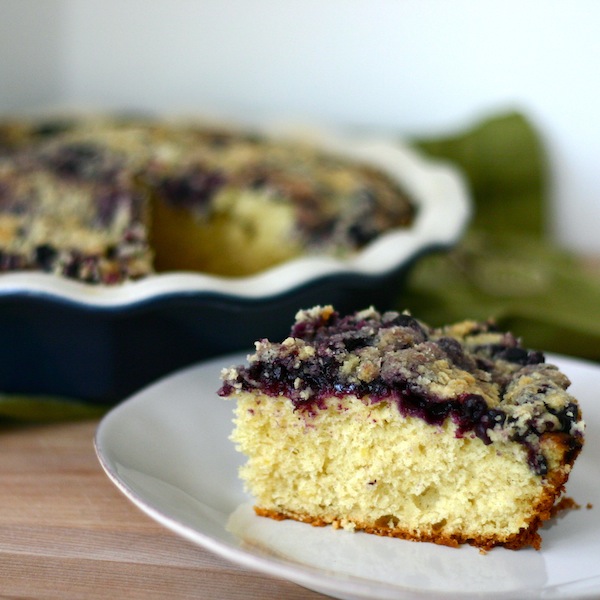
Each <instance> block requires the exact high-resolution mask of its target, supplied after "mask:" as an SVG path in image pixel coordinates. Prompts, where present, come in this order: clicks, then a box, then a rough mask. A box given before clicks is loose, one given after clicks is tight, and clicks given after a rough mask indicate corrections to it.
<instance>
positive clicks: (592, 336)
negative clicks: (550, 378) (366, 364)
mask: <svg viewBox="0 0 600 600" xmlns="http://www.w3.org/2000/svg"><path fill="white" fill-rule="evenodd" d="M414 144H415V145H416V146H417V147H418V148H420V149H421V150H422V151H423V152H424V153H426V154H428V155H429V156H431V157H435V158H441V159H446V160H450V161H452V162H453V163H454V164H456V165H457V166H458V167H460V168H461V169H462V171H463V173H464V174H465V175H466V177H467V180H468V182H469V183H470V186H471V192H472V196H473V200H474V205H475V212H474V216H473V220H472V223H471V225H470V227H469V230H468V231H467V233H466V235H465V237H464V239H463V240H462V241H461V242H460V243H459V244H458V245H457V246H456V247H455V248H454V249H453V250H451V251H450V252H446V253H441V254H435V255H430V256H428V257H425V258H424V259H423V260H422V261H420V262H419V263H418V264H417V265H416V266H415V269H414V270H413V271H412V272H411V274H410V276H409V281H408V286H407V289H406V291H405V292H404V293H403V294H402V296H401V298H399V301H398V302H399V308H408V309H409V310H410V311H411V312H412V313H413V314H414V315H415V316H416V317H419V318H421V319H423V320H424V321H426V322H428V323H430V324H432V325H442V324H444V323H450V322H453V321H459V320H462V319H477V320H479V319H488V318H492V319H494V320H495V321H496V323H497V324H498V326H499V327H500V328H502V329H505V330H510V331H512V332H513V333H514V334H515V335H517V336H519V337H521V338H522V340H523V343H524V344H525V345H526V346H528V347H530V348H536V349H540V350H544V351H548V352H557V353H562V354H569V355H572V356H576V357H581V358H586V359H591V360H595V361H598V360H600V278H599V277H597V278H593V277H591V276H590V273H589V271H588V270H587V269H586V268H585V267H584V265H583V264H582V262H581V261H580V259H579V258H577V257H575V256H574V255H572V254H571V253H569V252H567V251H565V250H563V249H561V248H559V247H558V246H556V245H553V244H552V243H551V242H550V241H549V240H548V237H547V236H546V234H545V223H546V221H547V219H548V213H547V210H548V209H547V189H546V185H547V181H548V177H547V161H546V156H545V153H544V149H543V146H542V143H541V141H540V136H539V135H538V134H537V132H536V131H535V129H534V127H533V126H532V124H531V123H530V122H529V121H528V120H527V118H526V117H525V116H524V115H522V114H518V113H509V114H505V115H500V116H496V117H494V118H491V119H489V120H486V121H485V122H482V123H480V124H477V125H476V126H474V127H473V128H472V129H471V130H469V131H466V132H463V133H461V134H460V135H456V136H451V137H448V138H445V139H436V140H416V141H415V142H414Z"/></svg>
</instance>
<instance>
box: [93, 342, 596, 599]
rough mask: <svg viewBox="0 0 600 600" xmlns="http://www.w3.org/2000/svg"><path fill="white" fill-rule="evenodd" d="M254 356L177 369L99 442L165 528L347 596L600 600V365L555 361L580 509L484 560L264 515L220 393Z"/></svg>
mask: <svg viewBox="0 0 600 600" xmlns="http://www.w3.org/2000/svg"><path fill="white" fill-rule="evenodd" d="M244 359H245V356H244V355H239V354H238V355H234V356H227V357H224V358H220V359H217V360H212V361H210V362H207V363H202V364H200V365H198V366H195V367H192V368H189V369H186V370H184V371H181V372H179V373H176V374H175V375H172V376H170V377H168V378H166V379H163V380H162V381H159V382H158V383H156V384H154V385H152V386H151V387H149V388H146V389H145V390H143V391H141V392H140V393H138V394H136V395H135V396H134V397H132V398H131V399H129V400H128V401H126V402H125V403H123V404H121V405H119V406H117V407H116V408H115V409H113V410H112V411H111V412H110V413H109V414H108V415H107V416H106V417H105V418H104V419H103V420H102V422H101V424H100V426H99V428H98V431H97V433H96V439H95V443H96V451H97V453H98V457H99V459H100V462H101V464H102V466H103V467H104V469H105V471H106V473H107V474H108V476H109V477H110V479H111V480H112V481H113V482H114V483H115V484H116V485H117V487H118V488H119V489H120V490H121V491H122V492H123V493H124V494H125V495H126V496H127V497H128V498H129V499H130V500H131V501H132V502H134V503H135V504H136V505H137V506H138V507H139V508H140V509H142V510H143V511H144V512H146V513H147V514H148V515H150V516H151V517H153V518H154V519H156V520H157V521H158V522H159V523H162V524H163V525H165V526H166V527H168V528H169V529H171V530H173V531H175V532H176V533H178V534H180V535H181V536H183V537H185V538H187V539H189V540H191V541H192V542H195V543H197V544H199V545H201V546H203V547H205V548H208V549H209V550H211V551H214V552H215V553H217V554H219V555H221V556H223V557H225V558H226V559H229V560H231V561H234V562H236V563H239V564H242V565H245V566H247V567H251V568H254V569H256V570H258V571H262V572H264V573H269V574H271V575H275V576H279V577H283V578H286V579H288V580H291V581H294V582H296V583H298V584H300V585H302V586H305V587H307V588H310V589H313V590H317V591H320V592H322V593H325V594H328V595H331V596H334V597H337V598H343V599H349V598H352V599H355V598H369V599H371V600H375V599H388V598H398V599H406V598H421V599H439V600H441V599H442V598H443V599H448V598H476V597H477V598H503V599H504V598H519V599H523V598H550V597H551V598H598V597H600V535H599V534H598V532H599V531H600V512H599V511H600V485H599V484H598V482H600V460H599V459H600V404H599V403H598V401H597V393H598V389H599V387H600V366H598V365H595V364H591V363H584V362H581V361H578V360H574V359H569V358H566V357H556V356H551V357H549V360H550V361H551V362H554V363H555V364H557V365H559V367H560V368H561V369H562V370H564V372H565V373H566V374H567V375H568V376H569V377H570V378H571V379H572V381H573V385H572V388H571V390H572V392H573V394H574V395H575V396H576V397H577V398H578V399H579V400H580V402H581V405H582V409H583V413H584V418H585V420H586V422H587V439H586V445H585V448H584V451H583V453H582V454H581V456H580V458H579V460H578V462H577V464H576V466H575V468H574V470H573V473H572V475H571V479H570V481H569V483H568V487H567V493H568V495H569V496H570V497H572V498H573V499H574V500H575V501H576V502H578V503H579V504H580V505H581V509H580V510H574V511H568V512H567V513H564V514H563V515H562V516H560V517H559V518H558V519H556V520H555V521H554V522H552V523H550V524H547V525H546V526H545V527H544V530H543V531H542V537H543V548H542V550H541V551H539V552H536V551H534V550H532V549H525V550H520V551H518V552H515V551H511V550H505V549H503V548H496V549H494V550H492V551H491V552H489V553H488V554H486V555H483V554H480V553H479V552H478V550H477V549H475V548H471V547H461V548H459V549H452V548H447V547H443V546H437V545H435V544H428V543H422V544H420V543H414V542H408V541H403V540H397V539H390V538H383V537H378V536H373V535H368V534H364V533H350V532H346V531H342V530H339V531H334V530H333V529H332V528H331V527H327V528H316V527H311V526H310V525H306V524H302V523H297V522H294V521H281V522H278V521H273V520H270V519H266V518H262V517H257V516H256V515H255V514H254V513H253V511H252V508H251V499H250V498H249V497H248V496H247V495H246V494H245V493H244V491H243V488H242V484H241V483H240V481H239V480H238V478H237V468H238V466H239V465H240V464H241V463H242V461H243V457H242V456H241V455H239V454H238V453H237V452H236V451H235V449H234V447H233V444H232V443H231V442H230V441H229V440H228V436H229V434H230V432H231V429H232V424H231V418H232V410H233V403H232V402H226V401H224V400H222V399H220V398H219V397H218V396H217V395H216V393H215V391H216V390H217V388H218V387H219V383H220V382H219V372H220V369H221V368H222V367H223V366H229V365H231V364H235V363H240V362H243V361H244ZM589 504H591V505H592V506H593V507H592V508H589V507H588V505H589Z"/></svg>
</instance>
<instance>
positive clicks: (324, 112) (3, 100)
mask: <svg viewBox="0 0 600 600" xmlns="http://www.w3.org/2000/svg"><path fill="white" fill-rule="evenodd" d="M599 32H600V1H599V0H285V2H283V1H281V0H0V111H3V112H10V111H15V110H20V109H32V108H40V107H41V108H43V107H45V106H48V105H52V106H54V105H74V106H78V107H92V108H128V109H150V110H157V111H171V112H173V111H174V112H180V111H184V112H196V113H197V112H208V113H217V114H220V115H223V116H233V117H235V118H244V119H250V120H253V119H262V118H295V119H301V120H305V121H316V122H324V123H330V124H333V125H335V126H353V127H354V126H359V127H369V128H373V129H385V130H387V131H393V132H398V133H400V134H406V135H412V134H419V135H422V134H431V133H436V132H450V131H453V130H455V129H457V128H460V127H462V126H464V125H466V124H468V123H470V122H472V121H473V120H474V119H477V118H479V117H480V116H482V115H485V114H487V113H490V112H493V111H496V110H502V109H509V108H517V109H520V110H522V111H524V112H525V114H527V115H528V116H529V117H530V118H531V119H532V120H533V121H534V123H535V124H536V125H537V126H538V128H539V129H540V131H541V133H542V134H543V136H544V138H545V141H546V143H547V146H548V149H549V152H550V159H551V164H552V169H553V175H554V185H553V206H552V208H553V212H552V215H551V224H550V225H551V232H552V233H553V235H555V236H556V238H557V239H558V240H559V241H560V242H561V243H562V244H563V245H565V246H567V247H570V248H572V249H575V250H578V251H581V252H585V253H597V254H600V235H598V232H599V230H600V175H598V172H597V164H598V162H599V158H598V157H600V116H599V110H600V33H599Z"/></svg>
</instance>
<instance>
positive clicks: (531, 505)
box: [219, 306, 584, 550]
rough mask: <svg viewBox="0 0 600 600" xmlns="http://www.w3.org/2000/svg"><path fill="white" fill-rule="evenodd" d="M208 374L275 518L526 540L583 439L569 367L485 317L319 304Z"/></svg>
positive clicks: (391, 532)
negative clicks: (451, 320)
mask: <svg viewBox="0 0 600 600" xmlns="http://www.w3.org/2000/svg"><path fill="white" fill-rule="evenodd" d="M222 379H223V382H222V386H221V388H220V390H219V395H221V396H223V397H226V398H230V399H234V400H235V401H236V402H237V405H236V409H235V429H234V431H233V433H232V436H231V439H232V440H233V442H235V444H236V447H237V449H238V450H239V451H241V452H242V453H244V454H245V455H246V457H247V462H246V463H245V464H244V465H243V466H242V467H241V470H240V476H241V478H242V479H243V480H244V482H245V486H246V487H247V490H248V491H249V492H250V493H251V494H252V496H253V497H254V498H255V502H256V505H255V511H256V512H257V514H259V515H263V516H267V517H272V518H274V519H287V518H290V519H296V520H298V521H304V522H307V523H312V524H313V525H328V524H331V525H333V526H334V527H336V528H339V527H342V528H344V529H351V530H364V531H366V532H369V533H374V534H379V535H385V536H393V537H398V538H403V539H409V540H416V541H428V542H435V543H439V544H444V545H449V546H457V545H459V544H471V545H473V546H477V547H479V548H481V549H482V550H488V549H490V548H492V547H494V546H504V547H506V548H511V549H519V548H523V547H526V546H533V547H534V548H536V549H539V548H540V544H541V536H540V534H539V528H540V526H541V525H542V523H543V522H544V521H546V520H547V519H549V518H550V517H551V516H552V514H553V508H554V506H555V505H556V504H557V503H558V502H559V501H560V499H561V497H562V495H563V492H564V490H565V487H564V486H565V484H566V482H567V480H568V477H569V474H570V472H571V468H572V466H573V464H574V462H575V459H576V457H577V456H578V454H579V453H580V451H581V449H582V446H583V440H584V423H583V420H582V417H581V411H580V408H579V405H578V403H577V401H576V400H575V398H573V397H572V396H571V395H570V394H569V393H568V392H567V391H566V390H567V388H568V386H569V385H570V382H569V380H568V378H567V376H566V375H564V374H563V373H562V372H560V371H559V370H558V369H557V368H556V367H555V366H552V365H550V364H547V363H546V362H545V359H544V355H543V354H542V353H540V352H537V351H531V350H527V349H525V348H523V347H522V345H521V343H520V341H519V340H518V339H516V338H515V337H514V336H513V335H512V334H510V333H503V332H500V331H497V330H496V328H495V327H494V325H493V324H492V323H487V322H485V323H478V322H471V321H466V322H462V323H458V324H454V325H449V326H446V327H441V328H432V327H429V326H427V325H426V324H424V323H422V322H420V321H419V320H417V319H415V318H414V317H412V316H411V315H410V314H407V313H398V312H392V311H389V312H384V313H380V312H378V311H377V310H375V309H374V308H368V309H366V310H363V311H359V312H356V313H354V314H350V315H345V316H342V315H340V314H338V313H337V312H336V311H335V309H334V308H333V307H331V306H323V307H321V306H317V307H314V308H311V309H308V310H302V311H300V312H299V313H298V315H297V317H296V321H295V323H294V324H293V326H292V328H291V332H290V335H289V337H287V338H286V339H285V340H283V341H282V342H271V341H268V340H261V341H258V342H257V343H256V352H255V353H254V354H252V355H251V356H249V357H248V363H247V364H245V365H240V366H233V367H231V368H228V369H225V370H224V371H223V373H222Z"/></svg>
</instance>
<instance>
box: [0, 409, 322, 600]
mask: <svg viewBox="0 0 600 600" xmlns="http://www.w3.org/2000/svg"><path fill="white" fill-rule="evenodd" d="M97 425H98V422H97V421H86V422H77V423H65V424H58V425H56V424H54V425H39V426H11V427H6V426H4V427H2V428H0V490H1V492H0V598H2V599H9V598H10V599H17V598H19V599H36V600H38V599H39V600H46V599H57V600H71V599H86V600H87V599H90V600H95V599H105V598H111V599H115V600H116V599H119V600H120V599H129V598H135V599H137V598H139V599H144V600H153V599H159V598H160V599H161V600H162V599H165V600H168V599H179V598H193V599H195V600H204V599H211V600H212V599H220V598H223V599H229V598H233V599H238V598H239V599H244V600H252V599H259V598H260V599H261V600H262V599H271V598H272V599H278V600H287V599H308V600H311V599H316V598H325V596H322V595H320V594H317V593H315V592H312V591H309V590H306V589H304V588H302V587H300V586H298V585H296V584H293V583H290V582H287V581H284V580H279V579H276V578H272V577H268V576H265V575H262V574H260V573H256V572H254V571H250V570H247V569H244V568H241V567H238V566H237V565H235V564H233V563H229V562H227V561H226V560H224V559H221V558H220V557H218V556H216V555H214V554H212V553H210V552H208V551H207V550H204V549H203V548H200V547H198V546H196V545H194V544H192V543H191V542H188V541H186V540H184V539H182V538H180V537H178V536H176V535H175V534H174V533H171V532H170V531H169V530H167V529H165V528H164V527H162V526H161V525H159V524H157V523H155V522H154V521H152V520H151V519H150V518H149V517H148V516H146V515H145V514H144V513H142V512H141V511H140V510H139V509H138V508H136V507H135V506H134V505H133V504H132V503H131V502H130V501H129V500H128V499H127V498H126V497H125V496H123V495H122V494H121V492H119V491H118V490H117V488H116V487H115V486H114V485H113V484H112V483H111V482H110V480H109V479H108V477H107V476H106V475H105V474H104V471H103V470H102V468H101V467H100V464H99V462H98V460H97V458H96V454H95V452H94V446H93V438H94V433H95V430H96V427H97Z"/></svg>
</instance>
